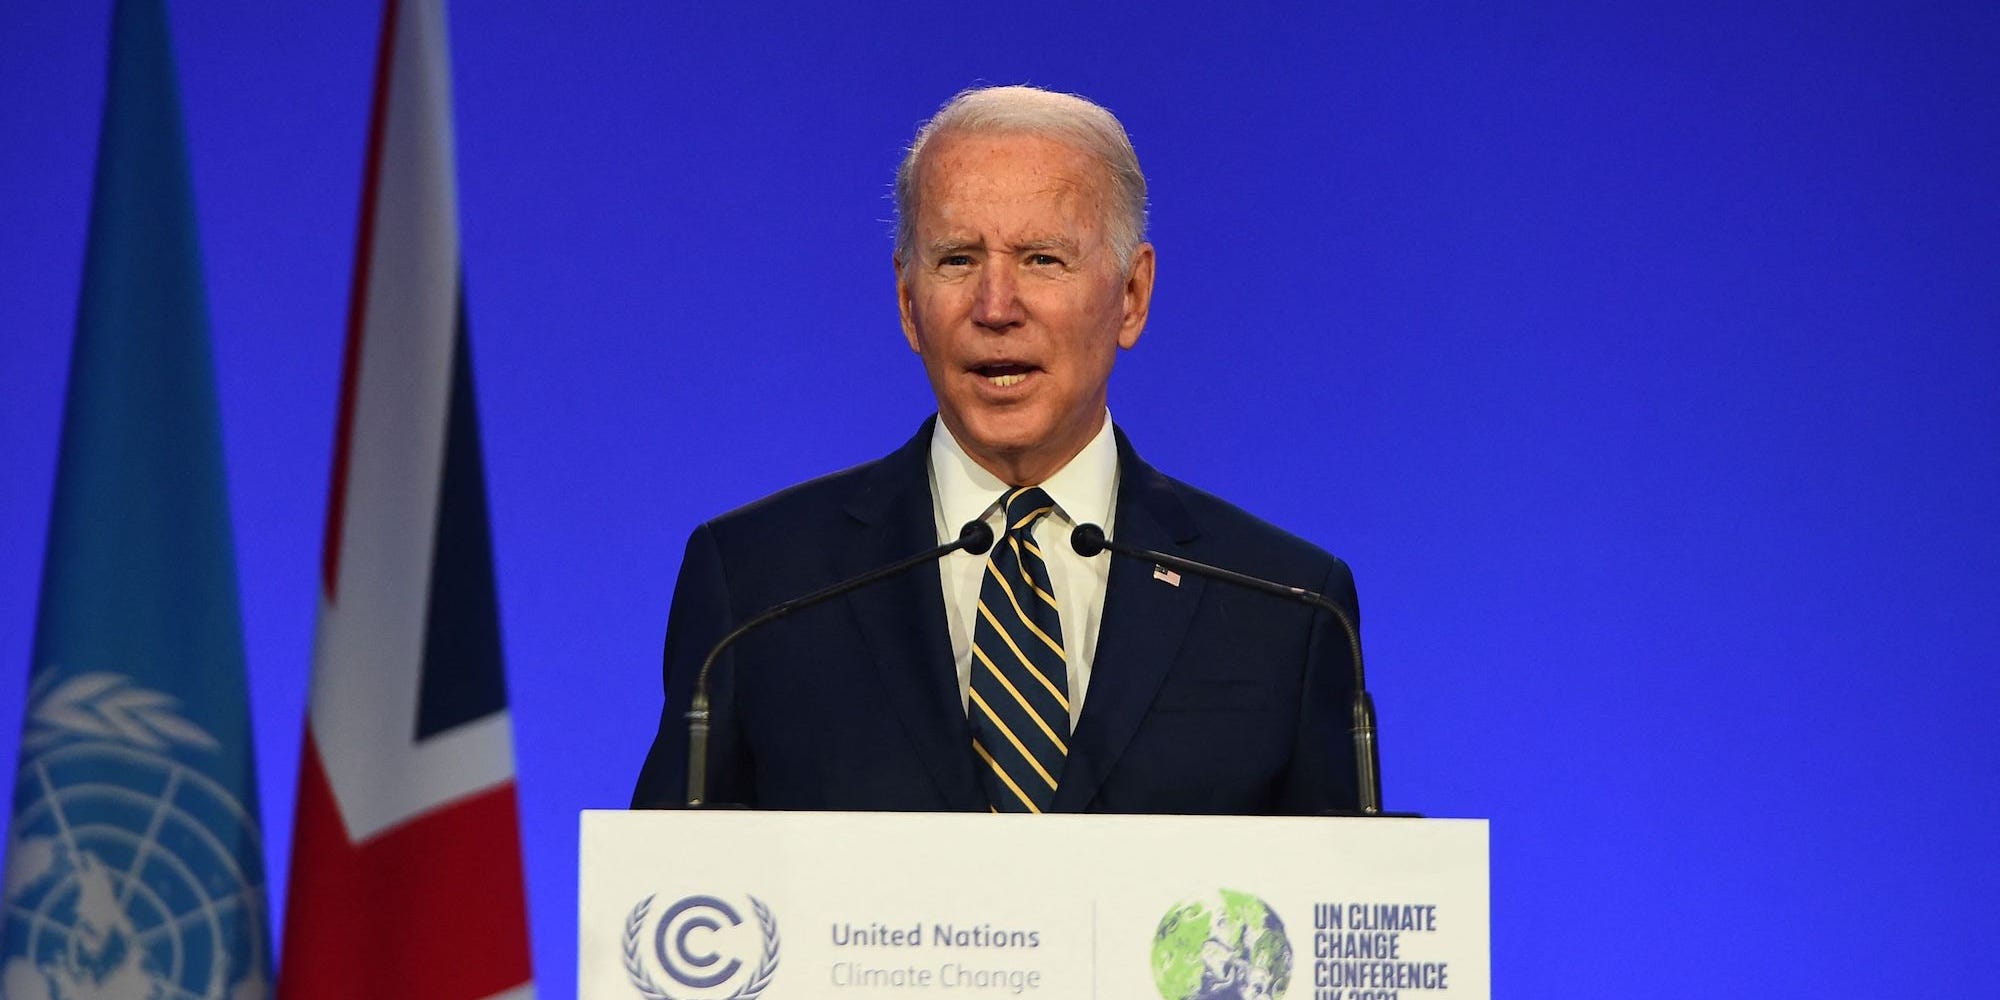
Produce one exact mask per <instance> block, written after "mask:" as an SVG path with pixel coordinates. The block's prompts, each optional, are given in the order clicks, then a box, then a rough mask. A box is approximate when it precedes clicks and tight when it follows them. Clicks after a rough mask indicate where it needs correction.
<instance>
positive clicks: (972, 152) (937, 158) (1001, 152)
mask: <svg viewBox="0 0 2000 1000" xmlns="http://www.w3.org/2000/svg"><path fill="white" fill-rule="evenodd" d="M918 166H919V170H920V173H919V175H918V182H919V184H921V185H922V186H924V187H926V188H930V189H933V190H938V189H942V190H944V191H949V190H954V189H957V190H964V189H978V188H994V187H1003V186H1004V187H1010V188H1019V189H1021V190H1022V191H1024V192H1034V191H1038V190H1039V191H1045V192H1049V193H1057V194H1066V193H1071V192H1076V191H1089V192H1091V193H1095V192H1096V191H1097V190H1098V189H1100V188H1102V187H1103V186H1104V185H1105V184H1106V183H1107V182H1108V181H1109V177H1108V176H1107V175H1106V172H1105V170H1104V167H1103V165H1102V164H1100V163H1099V162H1098V161H1097V159H1096V158H1095V157H1093V156H1091V155H1090V153H1089V152H1087V151H1085V150H1083V149H1081V148H1079V147H1078V146H1076V145H1073V144H1071V143H1069V142H1065V141H1063V140H1062V139H1060V138H1056V137H1051V136H1045V135H1041V134H1037V133H1030V132H954V133H948V134H946V135H943V136H939V137H936V138H934V139H933V140H931V142H930V143H929V144H928V145H927V147H926V148H925V150H924V155H923V157H922V159H921V161H920V162H919V164H918Z"/></svg>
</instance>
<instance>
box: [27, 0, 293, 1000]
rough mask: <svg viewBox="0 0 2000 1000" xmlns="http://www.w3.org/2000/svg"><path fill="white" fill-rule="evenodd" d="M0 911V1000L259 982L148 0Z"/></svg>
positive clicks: (113, 97) (254, 876)
mask: <svg viewBox="0 0 2000 1000" xmlns="http://www.w3.org/2000/svg"><path fill="white" fill-rule="evenodd" d="M97 157H98V158H97V180H96V189H95V194H94V200H93V203H92V206H91V217H90V248H89V251H88V254H87V256H86V259H85V262H84V276H83V296H82V302H81V304H80V305H79V307H78V310H77V323H76V342H75V347H74V350H73V353H72V356H71V360H70V372H69V395H68V400H67V403H66V404H65V409H64V413H63V435H62V457H61V460H60V464H59V466H58V468H57V473H56V489H55V501H54V507H53V513H52V514H51V517H50V523H49V539H48V550H47V553H46V554H45V556H44V561H43V570H42V574H43V575H42V592H41V606H40V613H39V617H38V618H37V620H36V631H35V649H34V661H33V663H32V664H31V667H30V675H29V694H28V715H27V721H26V724H25V726H24V727H23V732H22V736H21V755H20V770H19V771H18V772H17V773H16V775H15V778H14V798H13V821H12V823H11V825H10V836H9V838H8V843H7V867H6V909H5V913H4V917H0V961H4V963H5V965H4V970H0V977H4V978H0V996H4V997H6V998H7V1000H53V998H76V997H91V998H103V1000H141V998H148V1000H150V998H181V997H185V998H195V997H201V998H226V1000H248V998H251V997H258V998H261V997H264V996H265V995H266V994H267V993H268V988H267V986H266V983H267V982H268V980H269V954H270V952H269V937H268V931H267V929H266V926H265V905H264V863H263V843H262V837H261V835H260V830H259V828H260V823H259V820H258V816H259V813H258V809H257V795H256V782H255V771H254V767H253V764H252V760H251V745H250V722H249V711H248V705H247V704H246V702H247V697H246V692H245V682H244V666H243V636H242V626H241V622H240V620H239V617H238V612H237V604H236V569H235V553H234V551H233V549H232V547H231V543H230V531H229V504H228V498H227V496H226V494H225V493H224V487H223V475H222V447H221V438H220V432H219V421H218V418H217V412H216V401H215V386H214V374H213V371H212V367H213V366H212V363H211V360H210V356H209V345H208V305H207V301H206V297H205V295H204V293H203V291H202V278H201V263H200V254H199V249H198V246H197V243H196V238H195V213H194V199H193V194H192V190H191V185H190V183H189V177H188V162H187V146H186V141H185V139H184V137H183V135H182V129H181V117H180V98H179V88H178V87H177V86H176V83H175V74H174V66H173V57H172V54H171V50H170V47H169V44H168V37H167V20H166V12H165V11H164V9H163V7H162V4H161V2H160V0H125V2H120V3H119V4H118V5H117V10H116V12H115V14H114V15H113V25H112V41H111V69H110V84H109V89H108V91H107V96H106V98H105V106H104V123H103V130H102V132H101V133H100V136H99V139H98V153H97Z"/></svg>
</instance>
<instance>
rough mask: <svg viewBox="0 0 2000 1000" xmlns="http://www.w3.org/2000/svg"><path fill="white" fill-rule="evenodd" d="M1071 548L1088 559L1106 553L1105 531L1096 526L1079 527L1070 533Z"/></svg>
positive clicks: (1085, 525)
mask: <svg viewBox="0 0 2000 1000" xmlns="http://www.w3.org/2000/svg"><path fill="white" fill-rule="evenodd" d="M1069 547H1070V548H1073V549H1075V550H1076V554H1077V555H1080V556H1083V557H1084V558H1086V559H1088V558H1089V557H1091V556H1094V555H1096V554H1098V553H1099V552H1102V551H1104V529H1103V528H1100V527H1098V526H1097V525H1094V524H1079V525H1077V526H1076V530H1075V531H1072V532H1070V533H1069Z"/></svg>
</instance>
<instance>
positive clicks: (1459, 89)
mask: <svg viewBox="0 0 2000 1000" xmlns="http://www.w3.org/2000/svg"><path fill="white" fill-rule="evenodd" d="M103 6H104V5H102V4H98V3H78V4H9V5H6V6H4V7H0V733H4V734H7V736H6V737H5V739H4V740H0V774H11V773H12V765H13V753H14V749H15V747H14V738H13V736H12V734H14V733H18V732H19V721H20V711H21V698H22V696H23V694H24V688H25V679H24V678H25V674H26V670H27V666H28V663H27V660H28V653H29V647H30V639H31V632H32V623H33V615H34V607H35V593H36V587H37V579H38V574H39V572H40V562H41V550H42V543H43V533H44V531H45V527H46V524H47V516H48V504H49V496H50V486H51V480H52V477H53V471H54V466H55V448H56V440H57V429H58V428H57V425H58V416H59V412H60V398H61V393H62V387H63V379H64V373H65V367H66V364H67V350H68V343H69V338H70V330H71V328H72V324H73V322H74V316H75V307H76V295H77V287H78V282H79V275H80V264H81V259H82V240H83V235H84V231H85V225H86V220H87V212H88V201H89V183H90V177H91V168H92V163H93V159H94V156H95V148H94V147H95V136H96V128H97V122H98V113H99V108H100V102H101V100H102V91H103V82H102V74H103V64H104V54H105V43H106V37H107V36H106V27H107V22H108V14H107V12H106V11H105V10H104V9H102V7H103ZM372 6H373V5H371V4H367V3H355V4H332V5H323V4H309V3H278V4H268V3H250V2H220V0H216V2H209V3H195V2H183V3H179V4H177V5H176V7H177V9H176V11H175V19H174V28H175V31H176V43H177V47H178V51H179V57H180V65H181V74H182V79H183V86H184V98H185V105H186V114H187V122H188V130H189V136H190V143H191V155H192V160H193V167H194V176H195V181H196V188H197V196H198V200H199V203H200V207H201V212H202V226H203V230H202V234H201V235H202V239H203V243H204V246H205V248H206V264H207V273H208V279H209V287H210V293H211V299H212V311H213V318H214V331H215V344H216V353H217V361H218V367H219V375H220V380H221V382H220V391H221V400H222V407H223V412H224V416H225V420H226V427H225V435H226V447H227V452H228V456H227V457H228V461H229V466H230V476H231V481H230V489H231V493H232V496H233V500H234V504H235V516H236V522H237V543H238V546H239V548H240V555H239V561H240V564H241V569H242V579H243V586H244V615H245V627H246V630H247V639H248V644H249V652H250V662H251V670H252V685H253V692H252V694H253V696H254V700H255V705H256V710H257V724H258V726H259V730H258V740H259V747H258V749H259V754H260V758H261V763H262V767H263V775H262V783H263V793H264V808H265V813H266V822H267V831H268V834H269V836H270V840H271V852H270V854H271V857H270V861H271V870H272V871H273V872H274V873H279V874H280V876H281V875H282V873H283V872H285V871H286V867H287V863H288V862H287V855H288V847H289V837H290V833H289V827H290V814H291V803H292V787H293V782H294V771H295V769H296V766H297V756H298V746H299V727H300V719H301V717H302V711H303V704H304V695H305V678H306V673H307V668H308V662H309V659H310V656H311V648H312V629H313V615H314V608H315V590H314V587H315V573H316V567H317V563H318V551H319V540H320V530H321V522H322V519H323V517H324V505H325V489H326V483H327V476H328V467H329V452H330V446H331V441H332V436H333V419H334V403H335V397H336V385H337V379H338V371H339V360H340V350H341V331H342V329H343V324H344V321H345V314H346V294H347V284H348V280H349V272H350V268H351V266H352V257H353V252H354V246H353V244H354V239H355V229H356V211H357V206H358V203H359V185H360V176H361V156H362V148H363V142H364V130H365V128H366V115H367V109H368V97H369V88H370V84H371V70H372V64H373V59H374V48H375V42H376V32H377V27H378V17H379V12H378V11H377V10H375V9H372ZM1494 6H1495V5H1471V4H1466V5H1450V4H1427V3H1413V4H1379V3H1367V4H1340V5H1314V6H1313V7H1312V8H1310V9H1303V8H1302V9H1284V8H1280V7H1276V6H1273V5H1268V4H1261V3H1251V4H1244V5H1242V9H1240V10H1236V11H1232V12H1228V13H1226V14H1225V13H1223V12H1222V9H1221V8H1218V7H1216V6H1215V5H1211V4H1193V3H1175V4H1149V5H1131V6H1119V7H1104V8H1092V9H1090V10H1087V11H1082V10H1079V11H1067V10H1062V9H1060V8H1049V7H1038V8H1029V7H1019V6H1005V7H994V6H990V5H989V6H986V7H975V8H964V7H937V6H935V5H920V4H890V5H879V6H871V7H869V8H867V9H866V10H854V11H850V10H847V9H845V7H844V5H826V4H813V5H800V6H798V7H795V8H794V7H780V6H763V5H748V6H744V7H741V8H736V7H735V5H707V6H705V7H699V6H696V5H681V4H675V5H668V4H652V3H625V4H612V3H593V4H579V5H573V4H546V5H530V4H521V3H513V4H481V3H474V2H460V3H458V4H457V5H456V6H455V8H454V9H453V11H452V17H453V38H452V44H453V49H454V57H455V60H456V72H455V79H456V87H457V117H458V127H459V132H458V150H459V162H460V176H461V199H462V206H461V208H462V218H463V229H464V247H465V261H466V274H467V288H468V295H469V303H470V315H471V320H472V330H473V343H474V353H475V359H476V367H477V376H478V380H479V391H480V395H481V399H480V403H481V408H482V410H483V418H484V426H485V439H486V445H487V448H488V449H489V454H488V460H489V464H488V470H489V475H490V476H491V491H492V503H493V516H494V524H495V530H496V546H497V562H498V570H499V577H500V584H501V590H502V592H501V601H502V608H503V612H504V615H505V623H504V624H505V633H506V647H507V655H508V665H509V669H510V674H511V683H512V685H513V698H514V705H515V718H516V725H517V731H518V734H519V748H520V760H521V794H522V802H523V807H524V811H525V815H524V818H523V822H524V826H525V832H526V836H527V842H528V850H529V852H530V857H529V862H528V864H529V875H530V885H529V890H530V904H531V906H532V907H533V908H534V910H535V934H536V959H537V963H538V967H539V968H540V970H541V973H542V988H543V990H544V995H546V996H564V995H568V994H569V993H570V991H571V990H572V989H573V985H572V984H573V981H574V980H573V978H572V975H573V965H572V963H573V960H574V956H573V950H574V931H573V927H572V924H573V918H572V907H573V905H574V888H573V882H574V877H575V862H574V849H575V813H576V810H578V809H579V808H585V807H605V806H618V805H621V804H622V803H623V802H624V801H625V798H626V795H627V793H628V791H629V787H630V783H631V779H632V777H633V775H634V773H635V772H636V769H637V767H638V763H639V760H640V758H641V756H642V754H643V753H644V751H645V748H646V745H647V741H648V739H649V738H650V736H651V733H652V731H653V728H654V725H655V721H656V715H655V713H656V711H657V704H656V702H655V699H654V695H653V692H654V690H655V689H656V685H657V683H658V676H657V670H658V667H657V658H656V653H657V649H658V643H659V637H660V629H661V625H662V621H663V619H664V615H665V610H666V607H667V602H668V599H669V596H670V593H671V587H672V581H673V578H674V573H675V571H676V569H677V563H678V560H679V558H680V551H681V543H682V541H683V540H684V539H685V537H686V534H687V532H688V531H689V530H690V529H691V528H692V527H693V526H694V525H695V524H696V523H697V522H698V521H699V520H700V519H702V518H704V517H706V516H708V515H711V514H713V513H716V512H718V511H721V510H723V509H725V508H728V507H731V506H734V505H736V504H739V503H742V502H745V501H748V500H750V499H752V498H755V497H757V496H759V495H761V494H763V493H765V492H768V491H770V490H772V489H775V488H778V487H780V486H783V485H786V484H788V483H791V482H793V481H796V480H799V479H802V478H804V477H806V476H809V475H812V474H816V473H819V472H823V471H828V470H831V469H834V468H838V467H841V466H845V465H848V464H851V463H854V462H858V461H862V460H865V459H868V458H872V457H874V456H876V455H878V454H880V453H883V452H885V451H887V450H888V449H889V448H891V447H892V446H893V445H895V444H896V443H898V442H900V441H901V440H903V438H904V437H906V436H907V435H908V434H909V433H910V432H911V431H912V430H913V429H914V428H915V426H916V424H917V423H918V421H919V420H920V419H921V418H922V417H923V415H924V414H925V413H926V412H928V397H927V394H926V392H925V389H924V382H923V378H922V375H921V370H920V368H919V366H918V364H917V361H916V359H915V357H914V356H913V355H911V354H909V353H908V351H907V349H906V348H905V347H904V345H903V342H902V339H901V337H900V336H899V334H898V332H897V328H896V322H895V313H894V306H893V299H892V294H891V277H890V272H889V266H888V263H889V242H888V229H889V227H888V223H887V221H886V220H887V219H888V218H889V215H890V208H889V203H888V201H887V199H886V194H887V190H888V180H889V177H890V174H891V171H892V169H893V167H894V164H895V161H896V159H897V156H898V153H899V149H900V146H901V144H902V143H903V142H905V141H906V140H907V138H908V136H909V134H910V132H911V131H912V129H913V127H914V125H915V123H916V122H917V121H918V120H920V119H921V118H922V117H924V116H925V115H926V114H927V113H928V112H930V111H931V110H932V109H934V108H935V106H936V105H937V104H938V102H939V101H941V100H942V99H944V98H945V97H946V96H948V95H949V94H951V93H952V92H954V91H955V90H957V89H959V88H961V87H963V86H966V85H968V84H971V83H974V82H978V81H986V82H1018V81H1030V82H1034V83H1038V84H1043V85H1047V86H1052V87H1056V88H1059V89H1066V90H1076V91H1081V92H1083V93H1087V94H1090V95H1092V96H1093V97H1095V98H1097V99H1098V100H1100V101H1102V102H1103V103H1105V104H1107V105H1109V106H1110V107H1111V108H1113V109H1114V110H1115V111H1117V112H1118V113H1119V114H1120V115H1121V116H1122V117H1123V118H1124V120H1125V122H1126V123H1127V125H1128V126H1129V128H1130V129H1131V132H1132V134H1133V137H1134V140H1135V141H1136V143H1137V145H1138V148H1139V152H1140V156H1141V158H1142V160H1143V162H1144V163H1145V165H1146V167H1147V168H1148V171H1149V173H1150V175H1151V177H1152V180H1153V194H1154V214H1153V218H1154V231H1153V236H1154V240H1155V242H1156V244H1157V245H1158V246H1159V249H1160V285H1159V292H1158V297H1157V299H1156V302H1155V309H1154V318H1153V322H1152V325H1151V327H1150V328H1149V330H1148V332H1147V335H1146V338H1145V340H1144V342H1143V343H1141V344H1140V346H1139V348H1138V350H1136V351H1135V352H1133V353H1132V354H1130V355H1128V356H1127V357H1126V359H1125V360H1124V362H1123V363H1122V365H1121V367H1120V369H1119V371H1118V374H1117V376H1116V378H1115V379H1114V384H1113V389H1112V406H1113V409H1114V411H1115V412H1116V413H1117V415H1118V417H1119V419H1120V421H1121V422H1122V423H1123V424H1124V425H1125V426H1126V427H1127V428H1128V429H1129V430H1130V432H1131V433H1132V435H1133V438H1134V440H1135V442H1136V443H1137V444H1138V445H1139V447H1140V449H1141V450H1142V451H1143V453H1144V454H1145V455H1146V456H1147V457H1148V458H1149V459H1151V460H1152V461H1153V462H1154V463H1155V464H1157V465H1159V466H1160V467H1161V468H1163V469H1165V470H1167V471H1168V472H1170V473H1173V474H1177V475H1179V476H1181V477H1183V478H1186V479H1189V480H1192V481H1193V482H1195V483H1197V484H1200V485H1204V486H1207V487H1209V488H1212V489H1214V490H1216V491H1218V492H1221V493H1224V494H1226V495H1228V496H1230V497H1231V498H1233V499H1236V500H1238V501H1239V502H1241V503H1243V504H1244V505H1245V506H1248V507H1250V508H1251V509H1253V510H1256V511H1258V512H1260V513H1262V514H1264V515H1266V516H1267V517H1269V518H1271V519H1273V520H1275V521H1277V522H1279V523H1281V524H1284V525H1286V526H1287V527H1290V528H1291V529H1293V530H1294V531H1296V532H1298V533H1300V534H1302V535H1305V536H1306V537H1308V538H1311V539H1314V540H1315V541H1317V542H1319V543H1321V544H1322V545H1324V546H1326V547H1327V548H1329V549H1332V550H1333V551H1335V552H1337V553H1339V554H1341V555H1343V556H1345V557H1347V559H1348V560H1349V561H1350V562H1351V563H1352V564H1353V566H1354V568H1355V571H1356V573H1357V576H1358V577H1359V580H1360V584H1361V588H1362V589H1361V593H1362V599H1363V606H1364V609H1365V613H1366V614H1365V616H1366V634H1367V638H1368V644H1369V650H1370V661H1371V664H1372V665H1373V666H1374V674H1373V678H1372V680H1373V683H1374V685H1375V687H1376V689H1377V697H1378V699H1379V702H1380V705H1381V708H1382V721H1383V725H1384V727H1385V734H1386V735H1385V738H1384V739H1385V748H1386V749H1385V759H1386V764H1385V766H1386V770H1387V776H1386V787H1387V791H1388V796H1389V800H1390V804H1391V806H1392V807H1400V808H1414V809H1421V810H1424V811H1426V812H1429V813H1432V814H1435V815H1466V816H1487V817H1491V818H1492V820H1493V837H1494V839H1493V892H1494V932H1493V945H1494V965H1495V977H1496V982H1497V984H1498V993H1499V994H1500V995H1502V996H1513V997H1538V998H1542V997H1599V996H1618V997H1654V996H1662V997H1663V996H1671V995H1678V994H1680V993H1682V992H1684V991H1685V990H1688V989H1690V988H1693V989H1695V990H1696V991H1698V992H1705V993H1709V994H1711V995H1772V996H1861V995H1864V994H1872V993H1875V992H1877V991H1878V990H1880V989H1883V988H1894V989H1903V988H1905V987H1908V988H1912V989H1916V990H1917V991H1918V992H1922V993H1924V994H1926V995H1933V996H1972V995H1979V994H1981V993H1984V992H1986V991H1988V990H1990V989H1991V987H1990V985H1987V986H1983V987H1982V986H1978V985H1975V984H1978V983H1982V982H1984V983H1988V984H1990V983H1991V982H1993V981H1995V980H1996V977H2000V949H1996V948H1995V947H1994V946H1993V943H1992V941H1993V935H1994V932H1995V931H1996V929H2000V921H1996V920H1995V918H1994V917H1993V915H1992V911H1993V908H1994V902H1995V900H1996V899H2000V864H1996V863H1995V861H1994V852H1995V850H1996V848H2000V806H1996V804H1995V789H1996V786H2000V738H1996V736H1995V735H1994V734H1995V729H1996V726H1995V719H1994V716H1995V713H1996V712H2000V679H1996V674H1995V667H1996V663H1997V662H2000V655H1996V653H1995V650H1996V649H2000V624H1996V622H2000V614H1996V609H2000V517H1996V511H2000V446H1996V442H2000V391H1996V381H1997V380H1996V376H2000V251H1996V246H2000V162H1996V160H2000V97H1996V95H2000V57H1996V53H2000V7H1996V6H1995V5H1993V4H1991V3H1987V2H1983V0H1974V2H1965V3H1901V4H1891V3H1883V4H1827V3H1810V4H1807V3H1799V4H1755V5H1736V4H1705V3H1695V4H1677V5H1649V6H1647V7H1644V8H1641V7H1637V6H1633V7H1630V8H1629V9H1628V8H1627V7H1624V6H1619V7H1616V8H1615V9H1614V7H1612V6H1610V5H1601V4H1576V5H1573V6H1572V5H1552V4H1530V5H1501V6H1504V7H1505V8H1506V9H1492V8H1493V7H1494ZM725 7H727V8H731V9H727V10H724V9H722V8H725ZM274 888H275V889H276V890H277V894H279V895H282V888H283V887H282V885H278V886H275V887H274Z"/></svg>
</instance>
